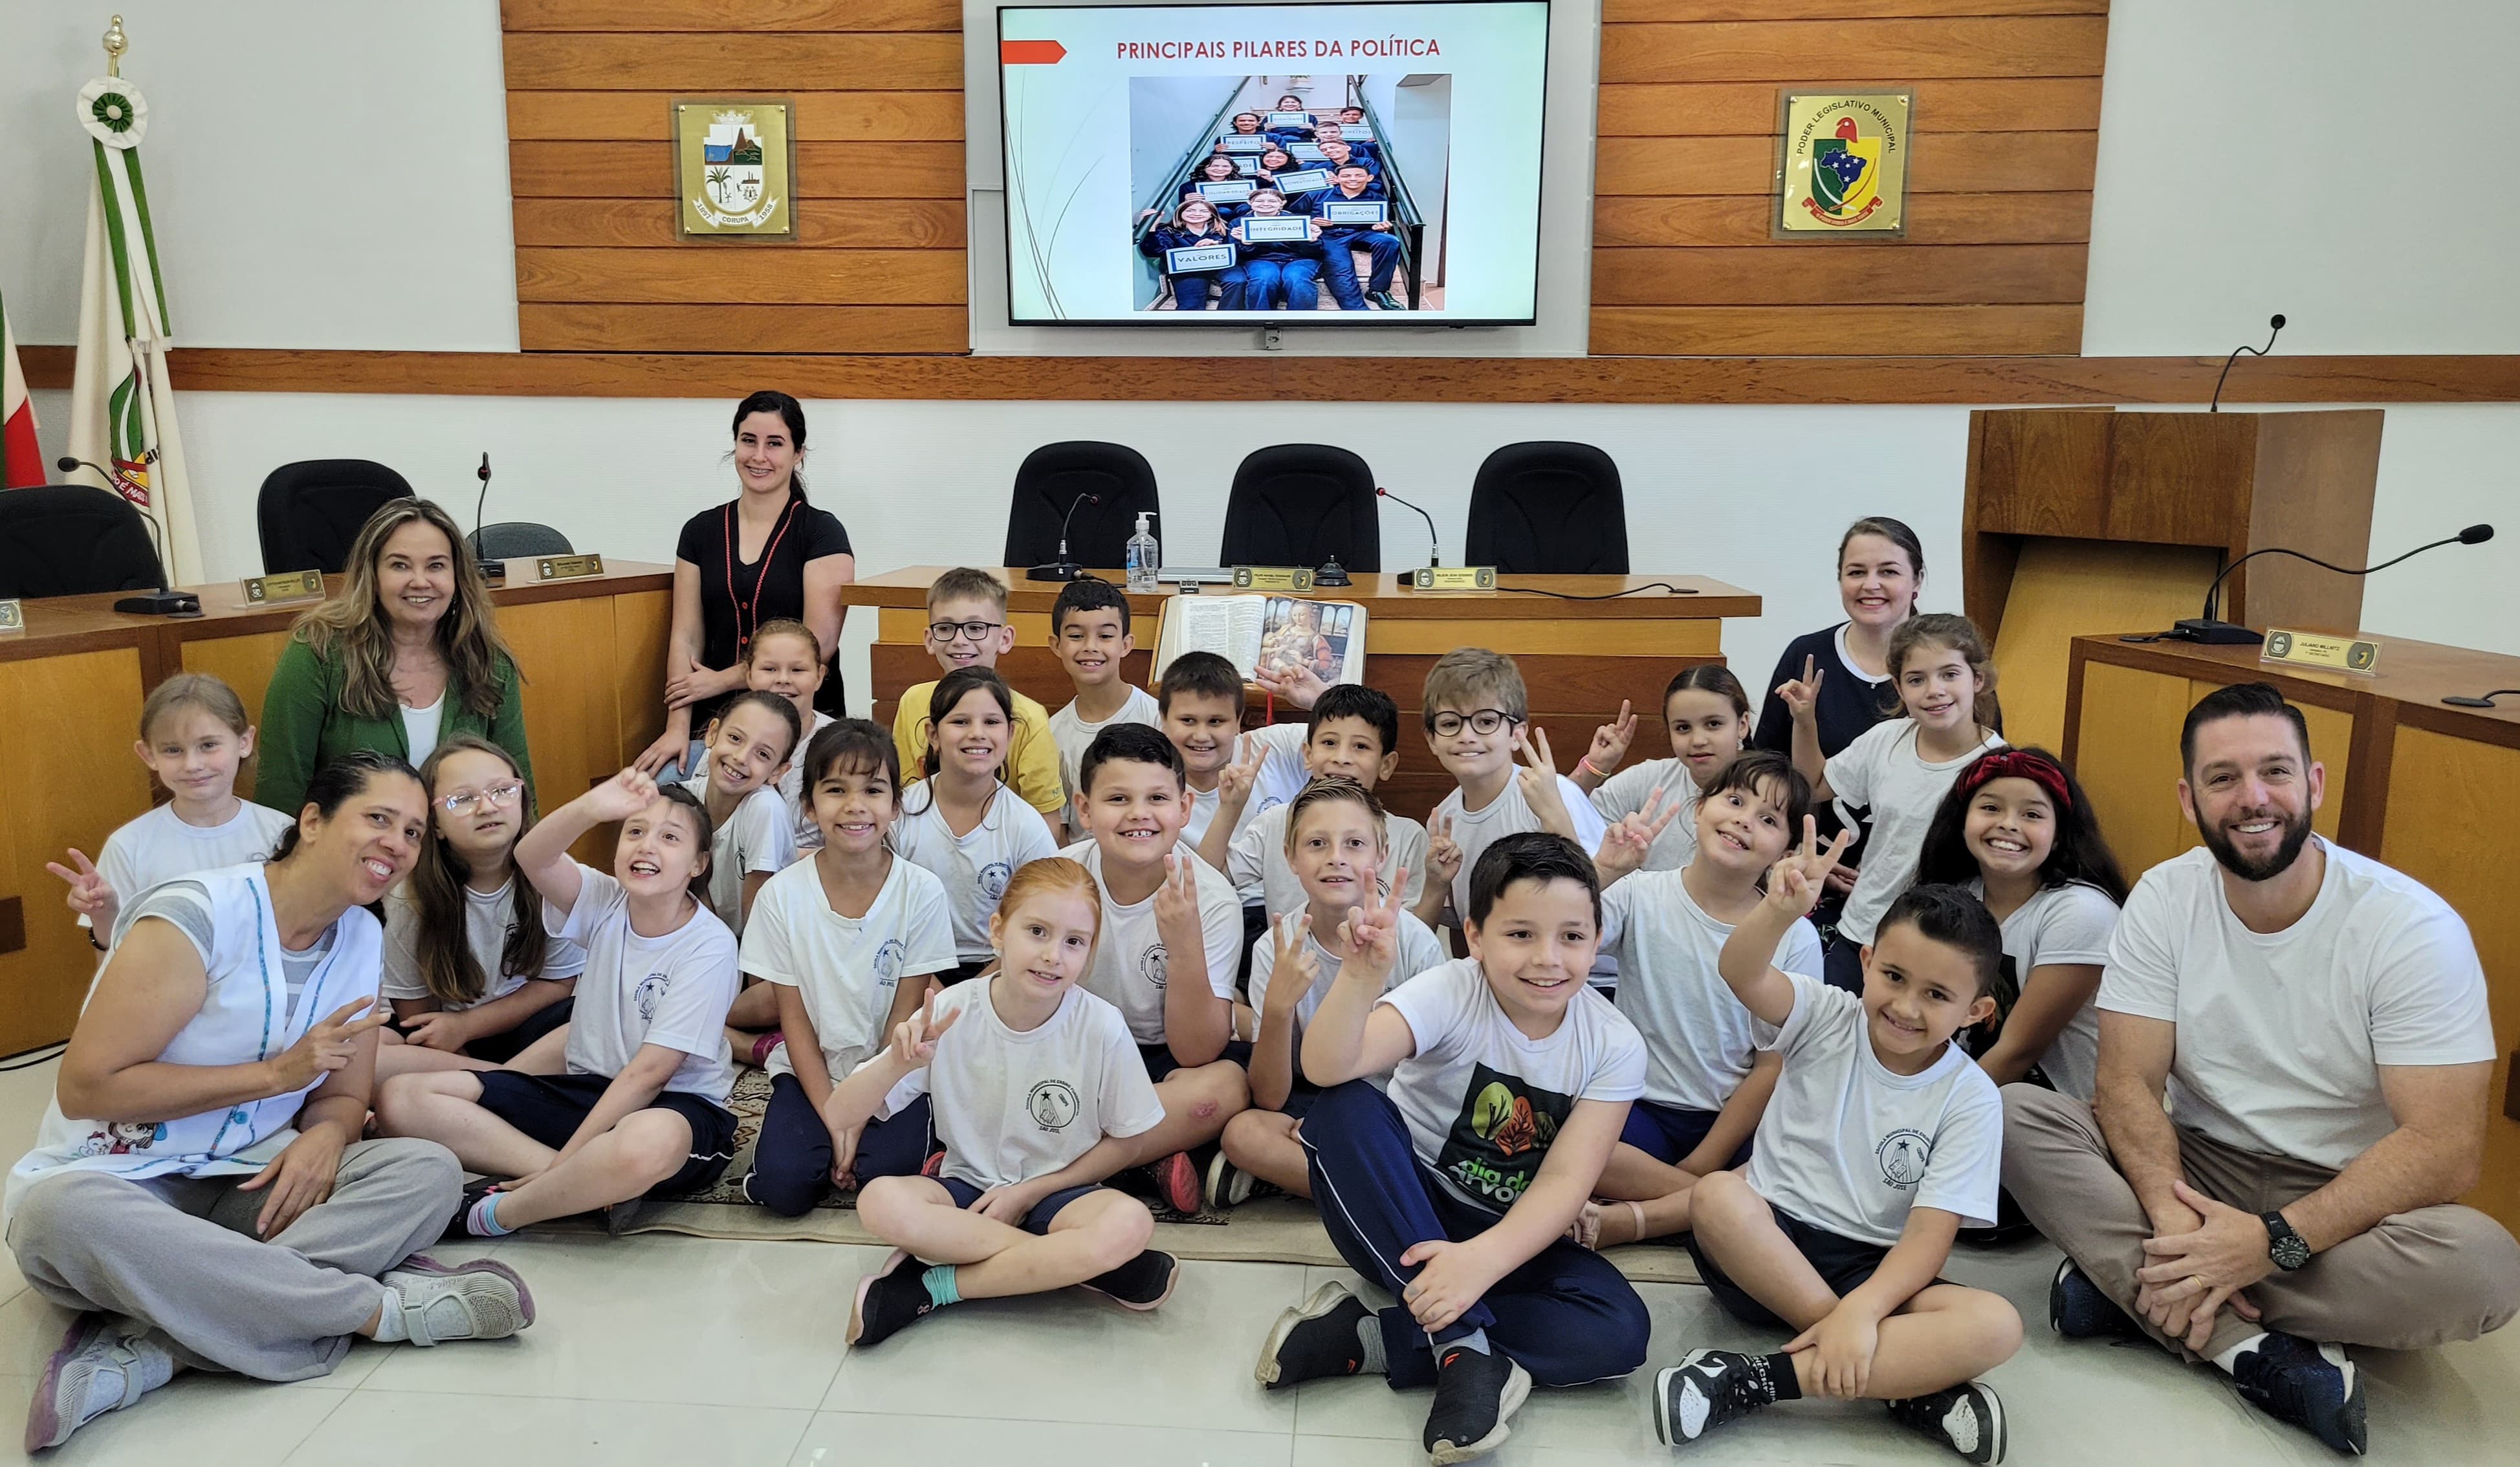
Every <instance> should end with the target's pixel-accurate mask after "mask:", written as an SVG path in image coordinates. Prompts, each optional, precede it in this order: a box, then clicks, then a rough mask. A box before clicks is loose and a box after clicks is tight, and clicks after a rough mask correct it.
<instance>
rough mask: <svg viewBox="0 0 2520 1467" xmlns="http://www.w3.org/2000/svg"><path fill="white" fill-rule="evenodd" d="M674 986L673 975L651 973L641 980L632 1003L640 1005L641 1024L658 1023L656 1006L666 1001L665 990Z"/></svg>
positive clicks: (631, 997)
mask: <svg viewBox="0 0 2520 1467" xmlns="http://www.w3.org/2000/svg"><path fill="white" fill-rule="evenodd" d="M673 986H674V976H673V975H672V974H671V973H650V974H649V975H648V976H647V977H645V978H642V979H640V980H639V987H638V988H637V990H635V991H634V992H633V993H632V994H631V996H630V1001H631V1002H633V1003H636V1004H638V1005H639V1022H640V1023H642V1024H652V1023H654V1022H656V1005H657V1003H659V1002H661V1001H662V1000H664V997H665V990H667V989H669V988H671V987H673Z"/></svg>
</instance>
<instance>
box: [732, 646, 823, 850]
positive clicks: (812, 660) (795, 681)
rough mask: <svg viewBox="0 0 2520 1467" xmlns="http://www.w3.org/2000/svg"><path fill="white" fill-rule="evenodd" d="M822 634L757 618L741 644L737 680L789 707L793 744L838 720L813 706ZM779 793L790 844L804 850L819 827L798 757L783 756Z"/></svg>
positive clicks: (819, 681) (818, 836) (816, 840)
mask: <svg viewBox="0 0 2520 1467" xmlns="http://www.w3.org/2000/svg"><path fill="white" fill-rule="evenodd" d="M823 672H824V662H823V639H821V638H820V637H817V636H815V635H814V629H813V628H812V627H809V626H807V625H805V624H804V623H803V622H801V621H796V620H794V619H792V618H789V617H785V616H782V617H778V618H776V619H774V620H771V621H765V622H763V623H762V624H761V625H760V626H759V627H757V628H755V629H754V630H753V633H752V641H751V643H750V645H747V646H746V647H745V648H744V654H743V686H744V687H745V688H747V689H751V690H752V691H754V692H775V693H777V694H779V695H780V696H781V697H783V698H786V699H787V701H788V703H789V705H790V706H792V707H793V708H795V710H796V719H797V724H796V727H797V729H798V730H799V731H800V733H798V736H797V739H796V747H797V748H799V749H802V748H804V747H806V746H807V745H809V744H811V743H812V742H813V741H814V735H815V734H817V733H822V732H823V731H824V730H825V729H828V728H830V727H831V726H832V725H833V724H835V723H837V722H839V720H837V719H835V718H833V717H832V716H831V715H830V714H828V713H825V712H823V711H822V710H821V709H818V708H816V707H815V706H814V694H815V693H817V692H820V691H821V690H822V688H823ZM779 798H781V799H783V800H785V801H787V813H788V814H789V815H790V816H793V817H794V818H795V827H796V849H797V850H799V851H810V850H812V849H814V848H815V847H816V846H817V845H819V844H821V843H822V839H823V830H822V827H821V826H819V825H817V824H815V823H814V807H813V802H812V801H810V800H808V799H806V798H805V771H804V767H803V761H802V760H800V759H791V760H789V761H787V773H786V774H784V775H781V776H780V777H779Z"/></svg>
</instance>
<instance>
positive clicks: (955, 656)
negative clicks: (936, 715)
mask: <svg viewBox="0 0 2520 1467" xmlns="http://www.w3.org/2000/svg"><path fill="white" fill-rule="evenodd" d="M1014 645H1015V630H1014V628H1012V627H1011V626H1009V625H1007V588H1006V583H1005V582H1003V581H1000V580H999V579H998V578H997V577H996V576H993V575H991V574H989V573H988V572H987V571H985V570H980V569H977V568H975V567H973V566H968V565H958V566H955V567H954V568H953V569H952V570H949V571H947V572H945V573H944V574H943V575H940V576H938V577H937V578H936V580H935V582H934V584H932V585H930V586H929V587H928V588H927V650H928V651H929V652H930V653H931V654H933V655H934V656H935V658H936V664H937V666H939V667H941V668H943V669H944V670H945V671H947V672H952V671H954V670H955V669H956V668H959V667H995V666H997V665H998V659H999V658H1000V657H1003V656H1005V655H1006V654H1007V653H1008V652H1009V651H1010V650H1012V648H1013V646H1014ZM935 693H936V685H935V684H934V683H922V684H920V685H919V686H918V687H916V688H913V689H909V690H908V691H906V692H904V693H903V694H902V695H901V702H900V704H899V705H898V706H897V707H895V708H894V709H893V713H892V741H893V744H894V745H895V746H896V747H898V748H899V749H900V750H901V762H902V765H903V767H905V768H911V767H916V766H917V765H918V764H919V763H920V761H921V760H922V759H924V758H925V757H926V756H927V725H928V722H929V718H928V702H929V700H930V699H931V698H932V697H934V696H935ZM1007 783H1008V784H1009V785H1010V786H1012V788H1013V790H1014V792H1015V794H1016V796H1017V797H1019V798H1020V799H1022V801H1023V802H1024V803H1025V804H1027V805H1030V806H1031V807H1032V808H1033V809H1035V810H1038V811H1040V812H1041V817H1042V819H1043V820H1046V821H1057V819H1058V818H1059V815H1060V812H1061V811H1062V810H1064V809H1065V808H1066V805H1067V789H1066V787H1065V786H1064V785H1063V784H1061V783H1060V782H1059V778H1058V740H1057V738H1056V737H1054V736H1052V734H1051V732H1050V713H1049V711H1048V710H1047V709H1045V708H1043V707H1042V706H1041V704H1039V703H1037V702H1034V701H1033V700H1032V699H1031V698H1028V697H1025V696H1024V695H1023V694H1022V693H1020V692H1018V693H1016V694H1015V726H1014V737H1013V740H1012V742H1010V743H1009V744H1008V745H1007Z"/></svg>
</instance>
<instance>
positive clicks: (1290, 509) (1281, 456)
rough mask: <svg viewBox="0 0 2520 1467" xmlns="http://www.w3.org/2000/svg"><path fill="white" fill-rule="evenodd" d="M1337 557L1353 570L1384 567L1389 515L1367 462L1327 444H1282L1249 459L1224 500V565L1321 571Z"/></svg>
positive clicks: (1236, 473) (1237, 472)
mask: <svg viewBox="0 0 2520 1467" xmlns="http://www.w3.org/2000/svg"><path fill="white" fill-rule="evenodd" d="M1331 556H1337V557H1338V561H1339V563H1340V564H1341V565H1343V566H1346V567H1347V568H1348V569H1349V570H1380V569H1381V568H1382V517H1381V513H1380V511H1379V509H1378V507H1377V506H1376V504H1375V503H1374V495H1373V469H1372V468H1370V467H1366V462H1365V461H1364V460H1363V459H1360V458H1358V457H1357V456H1356V455H1354V454H1352V453H1350V452H1348V451H1347V450H1346V449H1344V448H1333V447H1331V446H1330V445H1328V444H1327V443H1281V444H1278V445H1277V446H1275V447H1273V448H1263V449H1259V450H1256V451H1255V452H1253V453H1252V455H1251V456H1250V457H1249V458H1247V459H1244V460H1243V461H1242V465H1241V467H1238V468H1237V469H1235V470H1234V490H1233V493H1232V494H1231V495H1230V496H1228V498H1227V499H1226V502H1225V543H1224V545H1223V547H1222V548H1221V549H1219V550H1218V552H1217V560H1218V561H1219V563H1221V564H1225V565H1320V564H1321V563H1322V562H1323V561H1325V560H1328V559H1329V558H1330V557H1331Z"/></svg>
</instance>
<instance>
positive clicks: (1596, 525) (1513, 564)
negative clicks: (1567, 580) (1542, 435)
mask: <svg viewBox="0 0 2520 1467" xmlns="http://www.w3.org/2000/svg"><path fill="white" fill-rule="evenodd" d="M1462 558H1463V562H1464V563H1466V564H1470V565H1493V566H1495V567H1496V568H1497V569H1499V570H1502V571H1513V572H1519V573H1521V574H1524V575H1622V576H1623V575H1626V574H1627V573H1628V509H1627V496H1626V494H1625V493H1624V492H1623V491H1622V490H1621V489H1620V487H1619V466H1618V465H1616V464H1613V463H1611V462H1610V456H1609V455H1608V454H1605V453H1603V452H1601V451H1600V450H1599V449H1598V448H1595V447H1594V446H1593V445H1591V444H1589V443H1508V444H1507V445H1506V446H1505V447H1503V448H1500V449H1498V450H1497V451H1496V452H1495V453H1492V454H1490V455H1488V457H1487V462H1486V463H1484V464H1481V465H1480V466H1479V471H1478V476H1477V477H1476V478H1473V479H1472V480H1471V481H1470V522H1469V532H1468V534H1466V535H1465V536H1463V556H1462Z"/></svg>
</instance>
